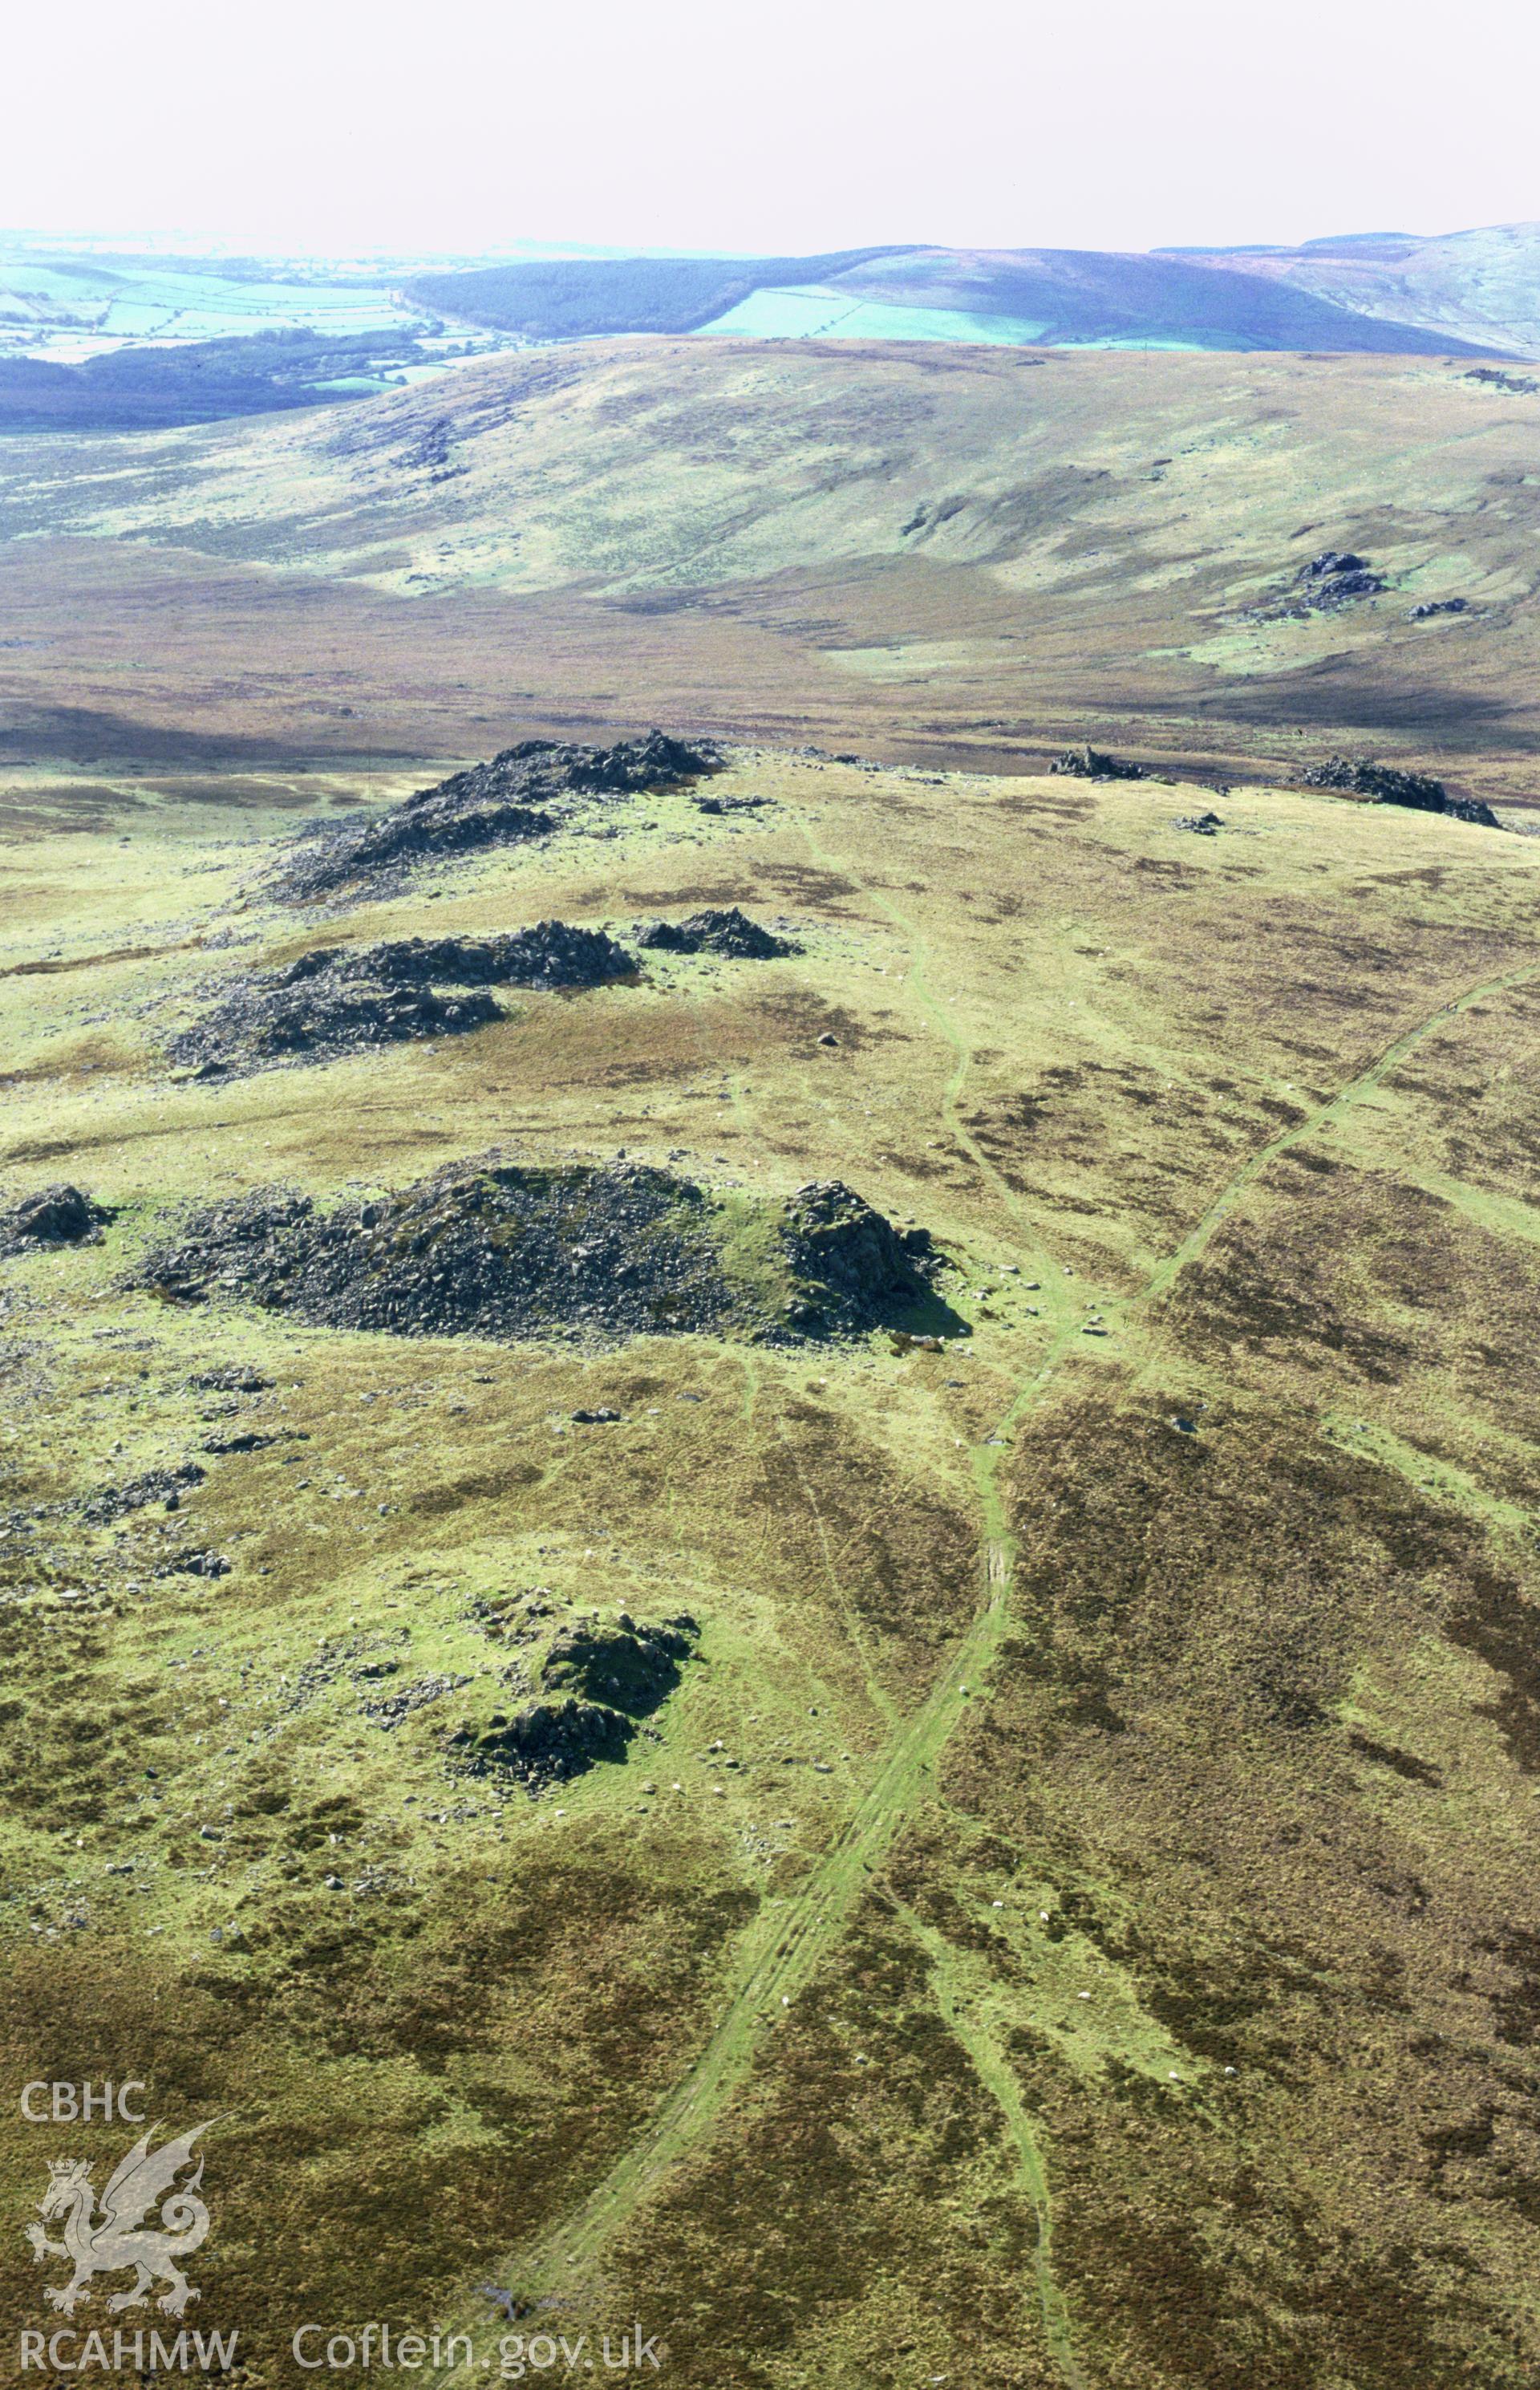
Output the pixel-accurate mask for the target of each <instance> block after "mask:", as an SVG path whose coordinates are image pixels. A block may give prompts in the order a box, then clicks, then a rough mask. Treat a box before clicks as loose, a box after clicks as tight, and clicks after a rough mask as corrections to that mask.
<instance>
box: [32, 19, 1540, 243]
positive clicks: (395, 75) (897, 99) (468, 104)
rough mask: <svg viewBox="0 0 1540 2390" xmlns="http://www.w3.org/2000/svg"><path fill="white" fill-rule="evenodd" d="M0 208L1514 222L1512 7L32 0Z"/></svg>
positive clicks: (752, 220)
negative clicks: (40, 0)
mask: <svg viewBox="0 0 1540 2390" xmlns="http://www.w3.org/2000/svg"><path fill="white" fill-rule="evenodd" d="M5 64H6V78H7V82H8V84H9V87H10V91H11V100H10V104H9V106H8V108H7V109H6V128H5V134H4V138H3V140H0V225H5V226H7V227H17V226H26V227H29V228H36V229H44V230H51V231H56V232H58V231H84V232H92V233H97V234H100V233H109V234H118V233H123V234H130V233H134V232H148V231H154V232H161V233H163V232H167V231H172V230H184V231H186V232H187V233H190V234H193V235H206V236H212V237H214V238H220V239H223V240H226V241H232V240H233V241H236V242H238V243H250V244H254V245H261V246H264V247H269V248H274V247H276V248H300V249H307V250H314V251H335V250H345V251H356V250H359V249H365V248H383V249H390V250H424V251H444V250H458V251H475V250H478V249H481V248H483V247H489V246H496V245H499V244H504V243H507V242H511V241H516V240H533V241H557V240H561V241H581V242H593V243H598V244H604V245H610V246H616V247H631V246H635V247H637V248H643V247H652V248H668V247H675V248H687V249H728V250H741V251H802V250H811V249H822V248H842V247H847V246H851V245H854V244H866V243H873V242H885V241H894V242H901V241H915V240H933V241H941V242H946V243H956V244H959V245H970V244H977V245H981V246H990V247H1032V246H1052V247H1067V248H1124V249H1147V248H1150V247H1153V246H1156V245H1159V244H1162V243H1171V242H1201V241H1213V242H1225V241H1253V240H1274V241H1292V240H1296V239H1303V238H1310V237H1312V236H1314V235H1318V234H1323V233H1328V232H1338V231H1354V230H1377V229H1385V228H1393V229H1397V230H1407V231H1415V232H1438V231H1448V230H1454V229H1457V228H1459V227H1462V226H1467V225H1483V224H1494V223H1499V222H1503V221H1506V220H1509V219H1514V218H1534V217H1537V216H1540V144H1537V142H1536V137H1535V93H1536V89H1537V86H1540V10H1536V8H1535V7H1534V6H1533V5H1525V0H1459V5H1457V6H1451V5H1450V0H1290V5H1287V6H1273V7H1265V6H1263V7H1259V6H1257V5H1256V0H1225V5H1220V0H1052V5H1044V4H1043V0H1017V5H1013V6H1000V5H997V0H950V5H944V4H943V5H940V6H935V5H930V6H923V7H920V6H915V5H913V0H897V5H892V0H890V4H889V5H884V6H875V5H871V0H777V5H773V6H772V5H765V0H751V5H742V0H738V5H735V0H661V5H654V6H647V5H645V0H643V5H634V0H624V5H616V0H597V4H596V0H570V5H566V6H563V5H560V0H547V5H545V6H538V7H533V6H529V5H527V0H511V4H510V5H507V6H485V5H469V6H468V5H465V0H460V5H456V6H448V7H441V8H436V9H435V8H432V7H424V6H422V5H421V0H412V5H411V6H405V5H403V0H261V5H256V6H238V5H237V6H230V5H229V0H224V5H221V0H212V5H211V0H71V6H69V7H59V6H52V7H49V6H41V5H37V0H25V5H23V6H19V8H18V9H16V10H15V11H14V12H12V15H11V18H10V22H9V25H8V27H7V32H6V44H5Z"/></svg>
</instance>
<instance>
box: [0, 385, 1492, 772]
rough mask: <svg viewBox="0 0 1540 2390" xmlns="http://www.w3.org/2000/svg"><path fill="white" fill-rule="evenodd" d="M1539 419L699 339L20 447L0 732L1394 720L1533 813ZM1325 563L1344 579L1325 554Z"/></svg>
mask: <svg viewBox="0 0 1540 2390" xmlns="http://www.w3.org/2000/svg"><path fill="white" fill-rule="evenodd" d="M1537 423H1540V388H1536V387H1535V386H1534V377H1532V376H1528V375H1525V374H1522V373H1515V372H1510V371H1508V369H1507V368H1504V367H1497V366H1484V365H1471V364H1469V363H1467V362H1465V361H1461V360H1451V361H1444V360H1441V359H1437V358H1386V357H1361V358H1349V357H1310V356H1285V357H1263V356H1251V357H1245V358H1237V357H1230V356H1223V357H1214V356H1181V357H1174V356H1170V355H1161V354H1153V353H1152V354H1149V355H1138V356H1132V355H1126V354H1120V353H1081V354H1074V353H1063V352H1060V353H1051V354H1049V353H1031V352H1021V351H1001V350H984V349H978V348H962V347H958V348H948V347H943V346H940V345H936V344H911V345H907V346H905V345H902V344H901V345H897V346H888V347H876V346H872V345H869V344H867V345H863V344H861V343H849V344H843V343H835V342H827V343H824V342H811V341H810V342H802V343H781V342H765V343H759V342H751V341H743V342H739V341H694V340H681V341H603V342H592V343H576V344H573V345H571V346H570V347H567V348H563V349H560V350H546V351H542V352H539V353H526V354H520V355H515V356H502V357H498V358H495V359H492V360H489V361H487V362H484V363H476V364H470V365H467V366H464V367H463V369H462V370H460V371H459V372H458V373H457V374H456V376H455V377H453V379H451V380H449V381H447V382H439V383H436V384H432V385H428V386H423V387H419V388H417V389H415V390H411V391H405V392H399V393H395V394H393V395H391V396H390V397H387V398H382V399H374V400H369V401H366V402H363V403H361V404H359V405H355V406H353V407H348V408H344V409H340V410H327V411H326V412H323V413H312V414H305V415H296V416H292V417H289V418H283V419H281V420H276V419H267V420H263V421H260V422H248V423H242V424H232V425H221V426H216V427H204V428H199V429H193V430H184V431H177V432H170V433H165V434H160V435H156V436H153V437H150V436H138V437H129V436H124V437H122V438H111V439H92V440H71V441H62V440H42V439H39V440H22V439H17V440H15V441H12V442H11V443H8V445H7V448H6V463H7V467H8V471H7V475H6V483H5V487H4V490H3V493H0V537H3V539H4V540H5V542H6V546H5V559H6V572H5V576H4V585H3V589H0V638H3V640H4V651H3V652H0V687H4V689H5V691H6V697H7V700H8V726H7V727H6V730H5V732H4V737H5V739H6V746H7V750H8V752H9V753H10V755H11V756H12V757H13V758H19V757H22V756H32V757H33V758H36V759H39V760H45V759H46V758H47V757H48V756H50V755H62V756H64V757H67V758H73V759H75V760H77V761H79V762H85V761H87V760H89V759H91V758H102V757H107V758H116V759H118V760H119V761H132V760H134V759H135V758H137V759H138V760H140V761H143V762H146V763H148V764H153V765H165V764H168V763H171V762H176V761H181V762H183V763H186V764H189V765H195V764H197V763H198V762H199V760H200V759H202V760H208V759H211V758H214V757H218V758H220V759H222V760H223V761H225V763H235V762H237V761H239V760H242V759H244V760H245V761H247V762H248V763H252V764H257V763H262V764H264V765H274V764H277V765H288V764H302V763H314V764H317V765H319V764H322V763H325V762H327V760H336V759H338V758H347V757H351V758H353V759H357V760H364V759H366V758H370V757H373V758H374V759H376V760H381V759H388V758H390V757H391V756H401V757H404V758H413V757H418V758H420V757H422V756H424V755H442V756H446V757H447V756H452V755H455V754H463V753H465V752H478V751H480V750H482V749H487V750H489V751H490V749H491V748H492V747H493V746H494V745H495V744H496V743H497V741H498V737H499V735H500V734H501V732H502V731H503V729H504V728H505V726H506V725H507V718H508V711H509V708H510V706H517V708H518V712H519V715H520V720H521V721H522V722H524V723H525V724H526V725H527V726H531V727H535V726H540V725H542V724H545V725H547V726H552V727H555V728H566V727H571V726H578V727H581V726H584V725H592V726H597V725H601V724H605V723H609V724H612V725H615V726H626V727H631V728H635V727H639V726H642V725H644V724H645V723H646V722H648V721H649V720H651V719H654V718H658V717H663V716H666V717H667V718H668V719H670V720H671V721H674V722H676V723H679V724H682V725H688V726H695V727H699V728H702V729H708V730H710V729H719V730H724V731H727V732H732V733H738V732H741V731H743V730H744V729H746V728H757V729H759V730H761V731H763V732H764V734H765V735H767V736H772V737H775V738H777V739H783V740H785V741H787V742H789V743H796V742H797V741H799V740H801V739H807V738H809V737H812V738H814V739H819V740H822V741H823V742H824V743H826V744H829V745H832V746H834V747H836V748H837V749H846V748H849V747H851V746H856V747H859V748H861V749H863V750H864V751H866V752H877V753H887V754H890V755H903V754H907V755H910V756H939V757H944V756H946V755H948V754H951V755H958V754H968V753H971V754H973V755H975V756H977V757H979V758H981V759H983V760H991V761H995V762H998V763H1002V764H1004V763H1007V762H1008V761H1010V760H1011V759H1012V758H1015V759H1018V760H1019V759H1020V758H1021V757H1022V756H1023V755H1032V754H1035V755H1037V756H1039V757H1046V755H1047V754H1049V753H1051V752H1054V751H1055V750H1056V749H1057V748H1058V747H1059V746H1060V745H1062V744H1064V743H1065V741H1066V740H1067V739H1071V738H1074V737H1084V736H1085V735H1086V734H1087V731H1089V732H1090V733H1091V735H1093V736H1096V735H1100V734H1103V733H1105V734H1107V736H1108V737H1109V738H1110V740H1111V742H1112V743H1120V742H1123V741H1126V742H1128V743H1130V744H1131V745H1133V746H1134V748H1135V749H1136V752H1142V753H1145V754H1147V755H1161V754H1163V755H1165V756H1167V757H1173V758H1186V759H1187V762H1188V763H1189V765H1200V764H1201V765H1203V766H1204V767H1205V768H1209V769H1213V770H1216V771H1228V772H1234V771H1243V770H1247V769H1256V770H1266V771H1269V772H1272V773H1274V774H1276V773H1277V770H1278V769H1279V768H1286V769H1287V770H1289V771H1290V772H1291V771H1292V770H1293V769H1294V768H1295V765H1296V763H1297V762H1298V761H1301V760H1306V759H1309V758H1310V757H1312V756H1318V755H1321V754H1324V753H1325V752H1328V751H1329V750H1333V749H1337V748H1347V749H1349V750H1351V751H1352V752H1369V751H1372V750H1375V749H1377V748H1378V749H1383V750H1384V751H1385V752H1387V753H1395V754H1405V755H1407V756H1408V757H1409V758H1410V759H1411V760H1413V761H1419V760H1425V761H1427V762H1428V763H1430V764H1431V765H1433V766H1434V767H1435V768H1438V769H1439V770H1441V771H1444V772H1445V773H1447V774H1450V775H1452V776H1454V777H1456V778H1460V777H1462V776H1469V774H1470V773H1471V772H1472V770H1473V769H1474V770H1475V771H1476V772H1477V773H1478V775H1480V776H1485V779H1486V780H1487V781H1490V783H1491V786H1490V787H1489V788H1487V789H1486V792H1487V793H1498V794H1502V795H1504V796H1506V797H1508V798H1510V799H1513V798H1518V797H1520V796H1521V795H1524V794H1527V792H1528V772H1529V759H1530V758H1531V756H1532V755H1533V753H1534V744H1535V735H1536V724H1535V713H1534V706H1535V695H1534V692H1535V689H1536V687H1540V645H1537V636H1536V623H1537V620H1540V618H1537V615H1536V610H1535V607H1534V579H1535V564H1534V558H1535V532H1536V526H1537V522H1540V479H1537V477H1536V475H1535V472H1534V441H1535V427H1536V425H1537ZM1344 553H1347V554H1351V555H1354V556H1356V557H1358V558H1359V559H1362V561H1363V565H1364V568H1365V575H1366V577H1365V579H1364V580H1362V581H1360V582H1358V583H1357V584H1355V585H1353V586H1352V587H1351V588H1350V585H1349V581H1348V579H1346V578H1344V576H1343V575H1342V574H1341V573H1338V572H1325V573H1324V574H1323V573H1320V572H1317V573H1316V574H1315V575H1314V576H1312V575H1311V573H1310V572H1308V571H1307V568H1308V567H1309V566H1311V565H1312V564H1313V563H1314V562H1315V560H1316V559H1319V558H1320V557H1321V556H1322V555H1323V554H1326V555H1335V556H1338V557H1340V556H1341V555H1342V554H1344ZM1469 792H1472V793H1478V794H1479V793H1482V789H1480V788H1476V789H1473V790H1470V791H1469Z"/></svg>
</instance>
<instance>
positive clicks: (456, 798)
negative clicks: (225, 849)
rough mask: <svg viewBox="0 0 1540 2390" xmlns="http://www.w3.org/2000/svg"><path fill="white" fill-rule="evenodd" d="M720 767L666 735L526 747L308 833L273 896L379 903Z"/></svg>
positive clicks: (703, 748)
mask: <svg viewBox="0 0 1540 2390" xmlns="http://www.w3.org/2000/svg"><path fill="white" fill-rule="evenodd" d="M721 760H722V759H721V756H720V754H719V753H718V751H717V750H716V749H715V748H714V747H712V746H710V745H709V744H707V743H704V742H702V743H699V744H696V745H690V744H688V743H687V741H686V740H684V739H672V738H670V737H669V736H668V735H667V734H666V733H665V732H663V731H661V730H650V731H648V734H647V736H646V738H645V739H621V740H619V741H618V742H617V744H616V745H614V746H613V747H586V746H577V745H573V744H571V743H569V742H568V741H566V740H563V739H521V740H520V743H519V744H518V745H517V746H515V747H505V748H504V750H503V752H501V754H498V755H494V757H493V758H492V760H491V762H490V763H486V764H474V765H471V766H470V768H469V770H468V771H465V772H456V773H454V774H452V775H451V777H449V778H448V779H447V780H440V781H437V782H436V783H435V784H434V785H433V787H431V788H429V789H419V790H417V793H416V795H415V796H410V797H408V798H406V800H405V801H404V803H402V804H399V805H394V806H392V807H391V809H390V811H389V812H387V813H380V814H371V815H369V816H367V817H366V818H365V819H363V820H353V821H347V822H340V823H336V822H334V823H327V824H325V825H321V826H313V827H312V828H310V829H305V830H302V831H301V832H300V833H299V834H298V835H297V837H295V838H294V839H293V840H292V841H291V842H289V853H288V855H287V857H286V859H285V861H284V863H283V864H282V866H281V867H280V868H279V870H278V871H277V873H276V875H275V877H274V879H273V880H272V882H271V884H270V885H271V893H273V894H274V895H276V896H278V897H281V898H288V899H289V900H294V899H298V900H299V901H301V902H308V901H312V900H314V899H317V898H323V897H327V896H332V895H335V894H337V893H339V892H340V891H342V890H344V889H349V888H353V887H369V888H370V889H372V890H374V891H375V892H376V893H378V891H379V889H380V888H381V887H382V886H384V885H388V884H391V882H392V881H395V880H400V878H401V877H402V876H403V875H404V873H405V872H406V871H407V870H409V868H410V867H411V866H413V865H414V864H417V863H421V862H427V861H431V860H433V859H435V858H443V857H444V856H448V855H456V854H472V853H475V852H478V851H480V850H482V849H485V848H488V847H494V846H509V845H518V844H521V843H524V842H527V841H529V840H532V839H542V838H548V837H549V836H550V835H551V833H552V831H553V830H554V829H557V827H558V823H559V822H560V821H562V820H563V819H565V818H567V817H569V816H571V812H572V810H573V808H574V806H578V807H581V805H582V803H583V802H584V801H585V800H591V799H605V798H615V797H623V796H634V795H638V794H641V793H643V792H646V791H648V790H657V789H673V788H678V787H681V786H684V785H686V784H687V783H688V782H691V781H693V780H697V779H699V778H700V777H702V776H703V775H704V774H706V773H708V772H713V771H716V770H718V769H720V766H721Z"/></svg>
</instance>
